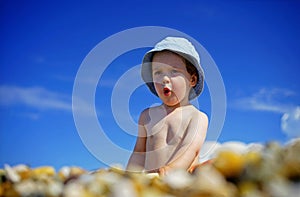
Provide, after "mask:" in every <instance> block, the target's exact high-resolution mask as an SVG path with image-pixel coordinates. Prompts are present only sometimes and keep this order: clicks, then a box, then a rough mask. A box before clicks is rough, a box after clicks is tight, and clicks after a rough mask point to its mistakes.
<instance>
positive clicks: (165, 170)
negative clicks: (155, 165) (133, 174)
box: [158, 166, 171, 176]
mask: <svg viewBox="0 0 300 197" xmlns="http://www.w3.org/2000/svg"><path fill="white" fill-rule="evenodd" d="M170 170H171V168H170V167H169V166H164V167H161V168H159V169H158V173H159V175H160V176H165V175H167V174H168V172H169V171H170Z"/></svg>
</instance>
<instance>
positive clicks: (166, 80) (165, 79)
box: [162, 75, 170, 84]
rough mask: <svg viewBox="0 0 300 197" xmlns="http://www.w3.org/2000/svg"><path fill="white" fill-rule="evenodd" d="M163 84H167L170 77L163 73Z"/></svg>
mask: <svg viewBox="0 0 300 197" xmlns="http://www.w3.org/2000/svg"><path fill="white" fill-rule="evenodd" d="M162 82H163V84H168V83H170V78H169V77H168V76H167V75H165V76H164V77H163V81H162Z"/></svg>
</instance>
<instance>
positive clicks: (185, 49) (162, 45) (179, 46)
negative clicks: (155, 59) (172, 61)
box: [153, 37, 200, 64]
mask: <svg viewBox="0 0 300 197" xmlns="http://www.w3.org/2000/svg"><path fill="white" fill-rule="evenodd" d="M153 50H155V51H162V50H171V51H177V52H181V53H185V54H187V55H190V56H192V57H193V58H195V60H196V61H197V63H198V64H200V57H199V54H198V52H197V51H196V49H195V47H194V45H193V44H192V43H191V42H190V41H188V40H187V39H185V38H180V37H166V38H165V39H163V40H162V41H160V42H159V43H157V44H156V45H155V47H154V49H153Z"/></svg>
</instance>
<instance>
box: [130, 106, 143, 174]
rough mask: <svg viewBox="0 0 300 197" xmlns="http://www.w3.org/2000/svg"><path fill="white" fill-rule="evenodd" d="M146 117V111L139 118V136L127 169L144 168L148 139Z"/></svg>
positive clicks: (139, 169)
mask: <svg viewBox="0 0 300 197" xmlns="http://www.w3.org/2000/svg"><path fill="white" fill-rule="evenodd" d="M145 118H146V116H145V111H144V112H142V114H141V116H140V118H139V123H138V124H139V126H138V137H137V140H136V144H135V147H134V150H133V152H132V154H131V156H130V158H129V161H128V164H127V168H126V169H127V170H134V171H137V170H138V171H142V170H143V169H144V165H145V153H146V140H147V133H146V129H145V126H144V125H145V120H146V119H145Z"/></svg>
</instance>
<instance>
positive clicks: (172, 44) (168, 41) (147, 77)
mask: <svg viewBox="0 0 300 197" xmlns="http://www.w3.org/2000/svg"><path fill="white" fill-rule="evenodd" d="M163 50H168V51H172V52H174V53H177V54H178V55H180V56H182V57H183V58H185V59H186V60H188V61H189V62H190V63H191V64H192V65H194V67H195V68H196V69H197V71H198V76H197V77H198V81H197V84H196V85H195V86H194V87H193V89H192V90H191V91H190V95H189V100H192V99H194V98H196V97H197V96H199V95H200V94H201V92H202V91H203V85H204V72H203V69H202V67H201V65H200V57H199V54H198V52H197V51H196V49H195V47H194V45H193V44H192V43H191V42H190V41H189V40H187V39H185V38H182V37H166V38H165V39H163V40H162V41H160V42H158V43H157V44H156V45H155V46H154V48H153V49H151V50H150V51H148V52H147V53H146V54H145V56H144V58H143V62H142V69H141V74H142V78H143V80H144V82H145V83H146V84H147V86H148V88H149V89H150V91H151V92H152V93H153V94H155V95H156V96H158V95H157V92H156V90H155V87H154V84H153V79H152V66H151V63H152V58H153V55H154V53H155V52H158V51H163Z"/></svg>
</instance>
